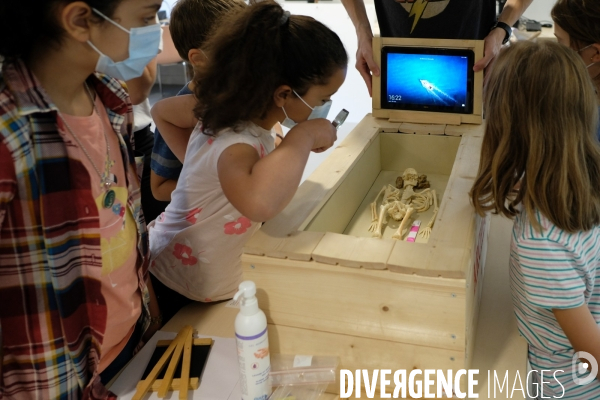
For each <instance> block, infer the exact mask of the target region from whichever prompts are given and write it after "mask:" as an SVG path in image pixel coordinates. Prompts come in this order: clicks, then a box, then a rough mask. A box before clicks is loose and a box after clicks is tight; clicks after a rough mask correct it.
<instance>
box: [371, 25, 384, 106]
mask: <svg viewBox="0 0 600 400" xmlns="http://www.w3.org/2000/svg"><path fill="white" fill-rule="evenodd" d="M381 40H382V38H381V37H379V36H373V47H372V49H373V61H375V64H377V65H378V66H379V67H381V50H380V49H381ZM375 49H377V51H375ZM371 93H372V95H371V98H372V100H373V109H380V108H381V74H380V75H375V74H373V76H372V77H371Z"/></svg>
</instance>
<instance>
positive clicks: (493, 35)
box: [342, 0, 533, 95]
mask: <svg viewBox="0 0 600 400" xmlns="http://www.w3.org/2000/svg"><path fill="white" fill-rule="evenodd" d="M532 1H533V0H507V1H506V4H505V5H504V9H503V10H502V13H501V14H500V16H499V18H498V21H499V22H501V23H503V24H500V25H501V26H496V0H375V11H376V12H377V20H378V22H379V31H380V34H381V37H414V38H432V39H479V40H481V39H484V40H485V46H484V57H483V58H482V59H481V60H478V61H477V62H476V63H475V66H474V67H473V69H474V70H475V71H480V70H482V69H484V68H485V67H487V66H488V64H489V63H490V62H491V61H492V60H493V59H494V57H495V56H496V55H497V54H498V52H499V51H500V48H501V47H502V44H503V42H505V41H507V40H508V36H510V35H509V33H508V32H509V30H510V26H512V25H513V24H514V23H515V22H516V21H517V20H518V19H519V17H520V16H521V15H522V14H523V12H524V11H525V10H526V9H527V7H528V6H529V5H530V4H531V2H532ZM342 3H343V4H344V7H345V8H346V11H347V12H348V15H349V16H350V19H351V20H352V23H353V24H354V27H355V28H356V33H357V37H358V51H357V52H356V69H358V71H359V72H360V74H361V75H362V77H363V79H364V80H365V82H366V84H367V88H368V89H369V95H371V94H372V91H371V74H375V75H379V67H378V66H377V64H375V62H374V61H373V47H372V40H373V33H372V31H371V25H370V23H369V20H368V18H367V12H366V10H365V4H364V0H342ZM504 24H506V25H504Z"/></svg>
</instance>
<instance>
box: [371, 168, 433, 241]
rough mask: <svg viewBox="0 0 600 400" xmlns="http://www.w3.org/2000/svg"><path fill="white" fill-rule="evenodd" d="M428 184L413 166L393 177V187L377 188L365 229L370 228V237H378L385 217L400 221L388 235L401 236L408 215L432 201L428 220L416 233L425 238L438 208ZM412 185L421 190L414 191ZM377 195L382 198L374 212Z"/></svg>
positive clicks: (424, 208)
mask: <svg viewBox="0 0 600 400" xmlns="http://www.w3.org/2000/svg"><path fill="white" fill-rule="evenodd" d="M429 187H430V184H429V182H428V181H427V175H419V174H417V171H415V170H414V169H413V168H407V169H406V170H405V171H404V173H403V174H402V176H399V177H398V178H397V179H396V187H394V186H392V185H386V186H384V187H383V188H381V190H380V191H379V194H378V195H377V197H375V201H373V202H372V203H371V226H369V232H373V237H376V238H381V237H382V229H383V225H384V224H387V222H388V218H393V219H394V220H395V221H399V222H400V221H401V223H400V226H399V227H398V230H397V231H396V232H395V233H394V235H393V236H392V238H393V239H399V240H401V239H402V235H403V233H404V230H405V229H406V228H407V226H408V224H409V222H410V217H411V216H412V215H413V214H414V213H415V212H417V213H420V212H425V211H427V210H428V209H429V208H430V207H431V206H432V205H435V208H434V212H433V216H432V217H431V220H430V221H429V222H428V223H427V226H426V227H425V229H423V230H422V231H421V233H420V236H421V237H424V238H429V235H430V234H431V228H432V227H433V223H434V222H435V218H436V216H437V212H438V203H437V196H436V193H435V190H431V189H429ZM415 189H424V190H422V191H421V192H415ZM380 196H383V199H382V201H381V206H380V207H379V215H378V214H377V201H378V200H379V197H380Z"/></svg>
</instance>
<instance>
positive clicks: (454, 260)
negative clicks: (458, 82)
mask: <svg viewBox="0 0 600 400" xmlns="http://www.w3.org/2000/svg"><path fill="white" fill-rule="evenodd" d="M482 134H483V127H482V126H480V125H462V126H460V127H455V126H449V125H448V126H446V125H433V126H427V125H415V124H400V123H390V122H388V121H385V120H382V119H375V118H373V117H372V116H371V115H367V116H366V117H365V118H364V119H363V120H362V121H361V123H360V124H359V125H358V126H357V127H356V128H355V129H354V130H353V131H352V132H351V133H350V134H349V135H348V137H347V138H346V139H345V140H344V141H343V142H342V143H341V144H340V145H339V146H338V147H337V148H336V149H335V150H334V151H333V153H332V154H331V155H330V156H329V157H328V158H327V159H326V160H325V161H324V162H323V164H321V165H320V166H319V167H318V169H317V170H316V171H315V172H314V173H313V174H312V175H311V176H310V177H309V179H308V180H306V181H305V182H304V183H303V184H302V185H301V186H300V187H299V189H298V192H297V193H296V196H295V197H294V199H293V200H292V202H291V203H290V204H289V205H288V207H287V208H286V209H285V210H284V211H283V212H282V213H281V214H280V215H279V216H277V217H276V218H274V219H273V220H271V221H269V222H267V223H266V224H264V225H263V227H262V228H261V229H260V230H259V231H258V232H257V233H256V235H254V236H253V238H252V239H251V240H250V241H249V243H248V245H247V247H246V248H245V249H244V254H243V255H242V263H243V268H244V279H249V280H253V281H254V282H256V285H257V287H258V299H259V304H260V307H261V309H263V310H264V312H265V313H266V315H267V319H268V322H269V340H270V344H271V351H272V352H274V353H277V352H281V353H292V354H318V355H337V356H339V357H340V358H341V368H346V369H350V370H356V369H368V370H372V369H382V368H389V369H392V370H397V369H406V370H408V371H410V370H412V369H416V368H417V369H425V368H433V369H453V370H457V369H461V368H468V366H469V364H470V359H471V357H472V353H473V351H472V349H473V339H474V336H475V327H476V322H477V314H478V312H477V311H478V304H479V299H480V295H481V286H482V285H481V282H482V279H481V277H482V274H483V271H482V268H483V265H484V263H485V253H486V243H487V232H488V228H489V224H488V221H489V219H488V218H480V217H478V216H476V215H475V213H474V210H473V208H472V207H471V205H470V202H469V197H468V192H469V190H470V188H471V186H472V184H473V181H474V178H475V174H476V172H477V167H478V162H479V152H480V146H481V140H482ZM407 167H412V168H415V169H416V170H417V171H418V172H419V173H425V174H428V176H429V177H430V178H431V183H432V187H433V188H434V189H436V191H438V193H440V196H439V198H440V199H441V202H440V205H439V206H440V210H439V213H438V215H437V219H436V221H435V225H434V227H433V230H432V234H431V236H430V238H429V240H424V239H422V238H419V240H418V241H417V242H416V243H410V242H406V241H399V240H395V239H390V238H388V237H389V234H388V232H387V231H386V233H384V237H383V239H376V238H372V237H370V236H371V234H370V233H369V232H368V231H367V227H368V223H369V222H370V212H369V208H368V203H369V202H371V201H372V200H373V198H374V196H375V195H376V194H377V192H378V191H379V190H380V188H381V186H382V185H383V184H384V183H393V182H394V181H395V178H396V176H397V175H399V174H401V173H402V171H403V170H404V169H405V168H407ZM365 214H366V215H367V219H366V220H365ZM419 218H420V219H421V217H419ZM422 219H423V224H425V223H426V222H427V220H428V219H429V217H428V214H427V213H426V214H425V215H424V216H423V218H422ZM365 221H367V222H365ZM365 224H366V225H365ZM387 229H388V230H391V229H390V228H387Z"/></svg>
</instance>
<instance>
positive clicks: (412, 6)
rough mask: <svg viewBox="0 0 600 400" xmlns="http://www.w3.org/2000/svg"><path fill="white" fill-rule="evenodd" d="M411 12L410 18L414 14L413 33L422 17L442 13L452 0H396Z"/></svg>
mask: <svg viewBox="0 0 600 400" xmlns="http://www.w3.org/2000/svg"><path fill="white" fill-rule="evenodd" d="M396 1H397V2H398V3H400V5H401V6H402V7H403V8H404V9H405V10H406V11H408V12H409V14H408V16H409V18H410V17H412V16H414V17H415V19H414V20H413V25H412V28H411V30H410V33H412V32H413V31H414V30H415V26H417V23H418V22H419V20H420V19H421V18H431V17H435V16H437V15H439V14H441V13H442V11H444V10H445V9H446V6H447V5H448V3H450V0H396Z"/></svg>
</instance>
